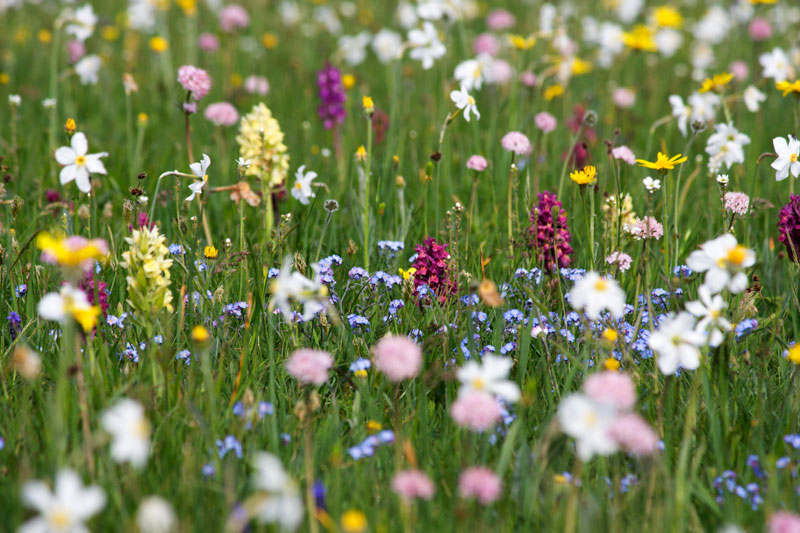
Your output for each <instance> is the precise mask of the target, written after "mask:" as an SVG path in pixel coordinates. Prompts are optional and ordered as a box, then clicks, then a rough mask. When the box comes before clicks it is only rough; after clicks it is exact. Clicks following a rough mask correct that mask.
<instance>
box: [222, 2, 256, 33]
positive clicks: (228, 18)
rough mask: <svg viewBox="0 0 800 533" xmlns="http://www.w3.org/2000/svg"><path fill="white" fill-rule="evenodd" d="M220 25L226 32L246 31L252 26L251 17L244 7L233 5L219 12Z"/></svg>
mask: <svg viewBox="0 0 800 533" xmlns="http://www.w3.org/2000/svg"><path fill="white" fill-rule="evenodd" d="M219 25H220V27H221V28H222V31H225V32H232V31H234V30H238V29H244V28H246V27H248V26H249V25H250V15H248V14H247V10H246V9H245V8H243V7H242V6H240V5H238V4H231V5H229V6H225V7H224V8H223V9H222V11H220V12H219Z"/></svg>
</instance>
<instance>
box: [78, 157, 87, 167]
mask: <svg viewBox="0 0 800 533" xmlns="http://www.w3.org/2000/svg"><path fill="white" fill-rule="evenodd" d="M75 164H76V165H78V166H79V167H81V166H83V165H85V164H86V156H83V155H79V156H78V157H76V158H75Z"/></svg>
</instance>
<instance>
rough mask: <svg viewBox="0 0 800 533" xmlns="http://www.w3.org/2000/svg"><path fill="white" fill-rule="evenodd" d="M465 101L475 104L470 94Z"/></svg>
mask: <svg viewBox="0 0 800 533" xmlns="http://www.w3.org/2000/svg"><path fill="white" fill-rule="evenodd" d="M467 103H468V104H469V105H475V99H474V98H473V97H471V96H470V97H469V98H467Z"/></svg>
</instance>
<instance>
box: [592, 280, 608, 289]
mask: <svg viewBox="0 0 800 533" xmlns="http://www.w3.org/2000/svg"><path fill="white" fill-rule="evenodd" d="M607 288H608V282H607V281H606V280H604V279H598V280H597V281H596V282H595V284H594V290H596V291H598V292H603V291H604V290H606V289H607Z"/></svg>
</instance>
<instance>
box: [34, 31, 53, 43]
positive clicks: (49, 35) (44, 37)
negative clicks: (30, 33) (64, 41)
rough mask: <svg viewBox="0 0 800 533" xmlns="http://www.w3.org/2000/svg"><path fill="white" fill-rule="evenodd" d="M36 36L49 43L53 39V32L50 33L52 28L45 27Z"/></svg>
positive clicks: (41, 41) (40, 40)
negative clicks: (46, 28)
mask: <svg viewBox="0 0 800 533" xmlns="http://www.w3.org/2000/svg"><path fill="white" fill-rule="evenodd" d="M36 37H37V38H38V39H39V42H40V43H42V44H47V43H49V42H50V41H52V40H53V34H52V33H50V30H45V29H41V30H39V33H37V34H36Z"/></svg>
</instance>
